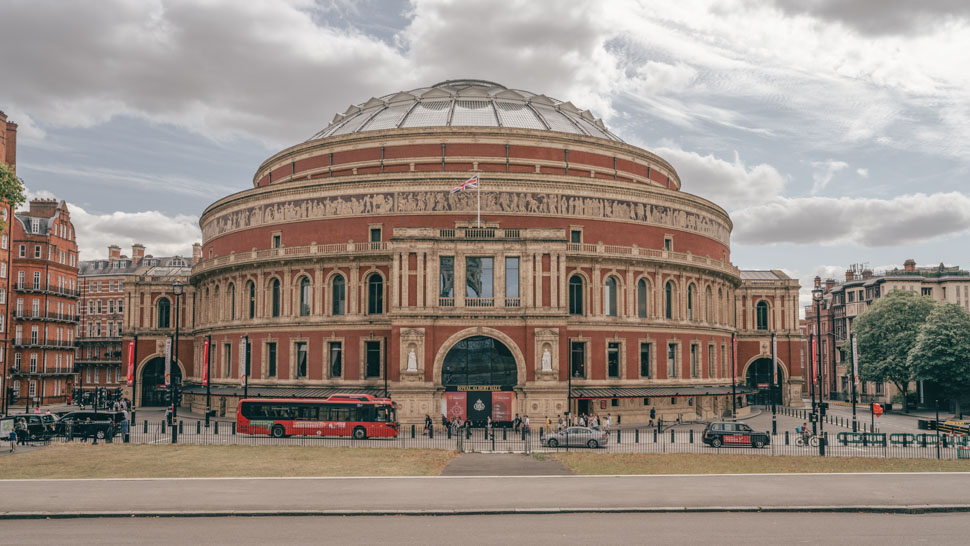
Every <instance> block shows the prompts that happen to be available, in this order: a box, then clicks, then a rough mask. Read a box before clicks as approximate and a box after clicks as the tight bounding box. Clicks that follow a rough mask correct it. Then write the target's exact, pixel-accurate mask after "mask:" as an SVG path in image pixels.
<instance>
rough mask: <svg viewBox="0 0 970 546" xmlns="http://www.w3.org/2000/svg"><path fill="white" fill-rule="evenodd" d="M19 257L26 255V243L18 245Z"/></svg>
mask: <svg viewBox="0 0 970 546" xmlns="http://www.w3.org/2000/svg"><path fill="white" fill-rule="evenodd" d="M20 257H21V258H26V257H27V245H20Z"/></svg>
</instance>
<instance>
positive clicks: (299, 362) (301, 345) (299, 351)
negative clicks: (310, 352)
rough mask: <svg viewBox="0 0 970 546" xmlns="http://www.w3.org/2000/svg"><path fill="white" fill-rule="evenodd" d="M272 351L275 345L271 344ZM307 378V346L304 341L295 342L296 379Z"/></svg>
mask: <svg viewBox="0 0 970 546" xmlns="http://www.w3.org/2000/svg"><path fill="white" fill-rule="evenodd" d="M273 346H274V349H275V346H276V344H275V343H274V344H273ZM306 377H307V346H306V342H305V341H297V342H296V378H297V379H306Z"/></svg>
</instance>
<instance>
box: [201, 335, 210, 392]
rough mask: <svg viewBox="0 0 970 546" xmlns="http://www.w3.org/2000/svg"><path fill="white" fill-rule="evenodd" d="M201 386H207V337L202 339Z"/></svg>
mask: <svg viewBox="0 0 970 546" xmlns="http://www.w3.org/2000/svg"><path fill="white" fill-rule="evenodd" d="M202 365H203V366H205V368H202V386H203V387H208V386H209V338H208V337H206V338H204V339H203V341H202Z"/></svg>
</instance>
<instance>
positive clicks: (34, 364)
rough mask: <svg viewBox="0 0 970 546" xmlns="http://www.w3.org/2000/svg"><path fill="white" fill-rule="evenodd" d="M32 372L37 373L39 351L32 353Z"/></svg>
mask: <svg viewBox="0 0 970 546" xmlns="http://www.w3.org/2000/svg"><path fill="white" fill-rule="evenodd" d="M30 373H37V353H32V354H31V355H30Z"/></svg>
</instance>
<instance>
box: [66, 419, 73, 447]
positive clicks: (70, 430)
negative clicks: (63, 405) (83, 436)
mask: <svg viewBox="0 0 970 546" xmlns="http://www.w3.org/2000/svg"><path fill="white" fill-rule="evenodd" d="M64 438H65V439H66V440H67V441H68V442H73V441H74V418H73V417H72V418H69V419H68V420H67V421H66V422H65V423H64Z"/></svg>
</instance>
